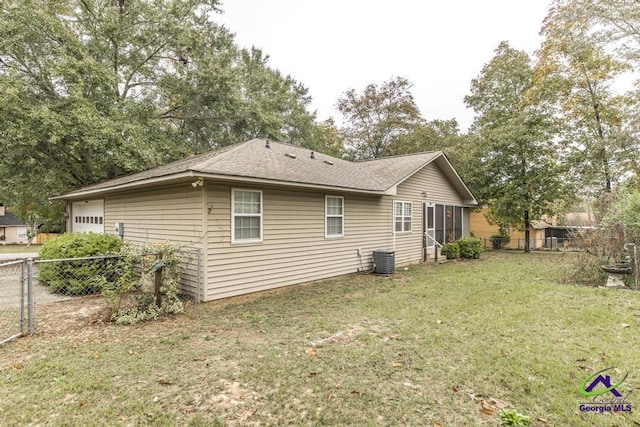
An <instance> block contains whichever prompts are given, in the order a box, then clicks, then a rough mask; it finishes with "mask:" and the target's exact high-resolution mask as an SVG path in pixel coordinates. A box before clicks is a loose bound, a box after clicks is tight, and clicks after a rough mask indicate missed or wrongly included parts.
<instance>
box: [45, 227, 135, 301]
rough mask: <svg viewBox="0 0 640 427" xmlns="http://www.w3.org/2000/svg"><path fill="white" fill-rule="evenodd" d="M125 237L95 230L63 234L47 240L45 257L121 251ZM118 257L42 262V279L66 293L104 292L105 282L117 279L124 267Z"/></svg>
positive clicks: (104, 253)
mask: <svg viewBox="0 0 640 427" xmlns="http://www.w3.org/2000/svg"><path fill="white" fill-rule="evenodd" d="M121 247H122V241H121V240H120V239H118V238H117V237H115V236H109V235H106V234H93V233H88V234H85V233H76V234H63V235H61V236H59V237H58V238H56V239H53V240H49V241H48V242H46V243H45V244H44V245H43V247H42V249H41V251H40V259H41V260H52V259H66V258H83V257H91V256H99V255H107V254H114V253H117V252H118V251H119V250H120V248H121ZM122 268H123V266H122V262H121V261H120V260H119V259H118V258H106V259H94V260H77V261H55V262H47V263H41V264H40V265H39V267H38V281H39V282H40V283H41V284H42V285H44V286H48V287H49V289H50V291H51V292H54V293H58V294H63V295H87V294H92V293H97V292H100V291H101V289H102V286H103V284H104V283H105V282H110V281H113V280H116V278H117V275H118V272H120V271H121V270H122Z"/></svg>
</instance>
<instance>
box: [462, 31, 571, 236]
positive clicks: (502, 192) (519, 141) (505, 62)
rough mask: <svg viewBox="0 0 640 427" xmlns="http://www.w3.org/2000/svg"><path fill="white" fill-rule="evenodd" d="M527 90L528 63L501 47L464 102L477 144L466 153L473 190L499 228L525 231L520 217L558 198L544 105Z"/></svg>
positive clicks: (556, 166)
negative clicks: (473, 162) (474, 167)
mask: <svg viewBox="0 0 640 427" xmlns="http://www.w3.org/2000/svg"><path fill="white" fill-rule="evenodd" d="M533 88H534V72H533V66H532V63H531V59H530V58H529V56H528V55H527V54H526V53H525V52H523V51H518V50H516V49H513V48H512V47H510V46H509V44H508V43H506V42H503V43H501V44H500V46H498V48H497V49H496V51H495V55H494V57H493V58H492V59H491V61H490V62H489V63H487V64H486V65H485V66H484V67H483V69H482V71H481V73H480V75H479V76H478V77H477V78H475V79H473V80H472V82H471V94H470V95H468V96H467V97H465V101H466V103H467V105H469V106H470V107H471V108H473V109H474V111H476V113H477V114H478V116H477V117H476V120H475V122H474V124H473V131H474V132H476V133H477V135H478V137H479V138H478V139H477V142H479V144H478V145H476V146H475V147H472V151H473V153H474V157H475V158H477V159H479V160H480V162H481V163H480V165H478V167H479V170H478V172H477V173H475V174H474V177H473V178H472V182H473V184H474V186H473V187H474V188H475V190H476V191H477V193H478V194H477V195H478V197H480V198H481V199H482V200H486V201H490V202H491V210H492V214H493V217H494V218H495V219H496V221H497V222H498V224H499V225H500V226H501V227H503V228H509V227H519V226H521V225H522V224H523V223H524V225H525V227H528V225H529V224H528V223H527V218H526V216H525V217H523V213H525V212H527V213H528V214H530V215H532V216H538V215H540V214H542V213H543V212H545V209H546V208H547V207H548V205H549V204H550V203H551V202H553V201H554V200H555V199H557V198H558V197H560V194H561V187H562V185H561V184H562V179H561V170H560V167H559V166H560V165H559V164H558V162H557V159H556V157H555V151H554V149H553V144H552V139H553V134H552V129H553V127H552V124H551V115H550V114H549V112H548V111H547V110H546V109H545V105H544V104H539V103H535V102H532V99H531V98H530V93H531V91H532V89H533Z"/></svg>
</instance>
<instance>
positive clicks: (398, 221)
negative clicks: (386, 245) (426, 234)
mask: <svg viewBox="0 0 640 427" xmlns="http://www.w3.org/2000/svg"><path fill="white" fill-rule="evenodd" d="M393 224H394V230H395V231H396V233H403V232H409V231H411V202H393Z"/></svg>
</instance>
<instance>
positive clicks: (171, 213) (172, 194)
mask: <svg viewBox="0 0 640 427" xmlns="http://www.w3.org/2000/svg"><path fill="white" fill-rule="evenodd" d="M203 195H206V192H205V190H204V188H203V187H198V188H193V187H192V186H191V185H190V184H189V183H182V184H179V185H173V186H167V187H164V188H154V189H147V190H139V191H135V192H128V193H123V194H116V195H112V196H107V197H105V199H104V222H105V224H104V230H105V233H107V234H112V235H115V234H116V233H115V224H116V222H122V223H123V224H124V240H125V241H127V242H131V243H137V244H144V243H149V242H164V241H169V242H171V243H177V244H180V245H182V246H184V247H185V249H202V241H203V229H204V226H203V224H204V223H203V220H204V216H203V211H204V210H205V202H206V200H204V199H203ZM185 259H186V260H188V261H189V264H188V267H187V268H186V269H185V271H184V273H183V278H182V279H183V280H182V283H181V286H182V288H183V291H185V292H186V293H189V294H192V295H195V294H196V283H197V277H198V271H197V269H196V266H197V257H196V256H195V254H192V255H190V256H185ZM202 264H204V263H202ZM200 277H201V280H203V281H204V279H205V277H204V275H203V274H202V272H201V274H200Z"/></svg>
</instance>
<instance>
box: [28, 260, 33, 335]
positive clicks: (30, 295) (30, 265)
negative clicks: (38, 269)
mask: <svg viewBox="0 0 640 427" xmlns="http://www.w3.org/2000/svg"><path fill="white" fill-rule="evenodd" d="M27 323H28V328H27V331H28V334H29V335H31V334H33V324H34V321H33V258H28V259H27Z"/></svg>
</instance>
